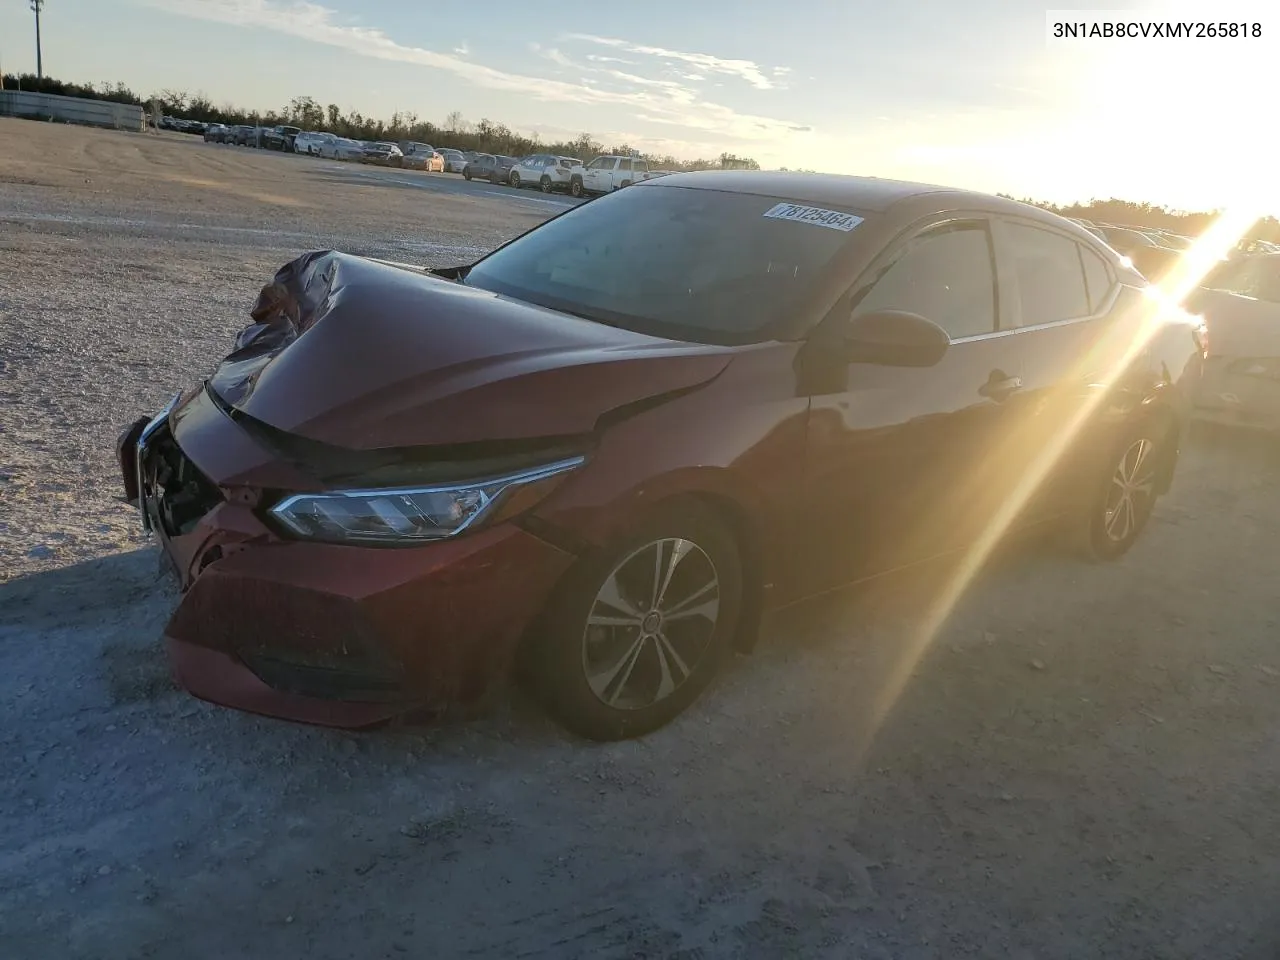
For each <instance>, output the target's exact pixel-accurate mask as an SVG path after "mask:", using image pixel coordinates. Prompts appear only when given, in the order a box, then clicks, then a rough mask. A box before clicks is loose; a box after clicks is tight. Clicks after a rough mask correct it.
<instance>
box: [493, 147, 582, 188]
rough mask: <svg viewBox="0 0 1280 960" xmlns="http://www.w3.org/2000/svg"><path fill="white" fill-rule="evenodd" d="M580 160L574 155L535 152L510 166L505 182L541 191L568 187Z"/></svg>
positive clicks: (580, 162)
mask: <svg viewBox="0 0 1280 960" xmlns="http://www.w3.org/2000/svg"><path fill="white" fill-rule="evenodd" d="M581 166H582V161H581V160H577V159H575V158H574V157H557V156H555V155H554V154H550V153H535V154H533V155H532V156H528V157H524V158H522V159H521V160H520V162H519V163H517V164H516V165H515V166H514V167H512V168H511V173H510V174H509V175H508V177H507V182H508V183H510V184H511V186H513V187H532V186H537V187H538V188H539V189H541V190H542V192H543V193H552V192H554V191H556V190H565V191H567V190H568V189H569V183H570V181H571V180H572V179H573V168H574V167H581Z"/></svg>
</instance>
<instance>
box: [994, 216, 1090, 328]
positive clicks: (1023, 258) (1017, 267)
mask: <svg viewBox="0 0 1280 960" xmlns="http://www.w3.org/2000/svg"><path fill="white" fill-rule="evenodd" d="M1005 236H1006V238H1007V239H1008V241H1009V242H1008V255H1009V259H1010V260H1011V262H1012V266H1013V275H1014V278H1015V279H1016V280H1017V284H1018V300H1019V303H1020V305H1021V308H1022V309H1021V315H1022V320H1021V325H1022V326H1024V327H1034V326H1038V325H1039V324H1042V323H1056V322H1058V321H1060V320H1076V319H1079V318H1080V317H1087V316H1089V294H1088V291H1087V290H1086V289H1085V285H1084V267H1083V266H1082V264H1081V262H1080V249H1079V245H1078V244H1077V243H1076V242H1075V241H1074V240H1072V239H1071V238H1069V237H1065V236H1062V235H1061V234H1057V233H1050V232H1049V231H1048V230H1041V229H1040V228H1039V227H1032V226H1028V225H1026V224H1020V223H1009V224H1005Z"/></svg>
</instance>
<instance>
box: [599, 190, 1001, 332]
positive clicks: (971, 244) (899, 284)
mask: <svg viewBox="0 0 1280 960" xmlns="http://www.w3.org/2000/svg"><path fill="white" fill-rule="evenodd" d="M622 192H623V193H626V192H627V191H625V190H624V191H622ZM877 310H901V311H904V312H906V313H914V314H918V315H919V316H922V317H924V318H925V319H926V320H932V321H933V322H934V323H936V324H937V325H938V326H940V327H942V329H943V330H945V331H947V333H948V334H949V335H950V336H951V338H952V339H958V338H960V337H972V336H977V335H979V334H983V333H991V332H992V331H993V330H995V327H996V297H995V274H994V271H993V268H992V266H991V236H990V233H989V231H988V230H987V226H986V224H985V223H984V222H980V221H956V222H952V223H947V224H942V225H940V226H936V227H933V228H931V229H928V230H925V231H924V232H923V233H921V234H918V235H917V236H916V237H914V238H912V239H911V240H910V241H909V242H908V244H907V246H906V247H905V249H903V250H902V252H901V253H900V254H899V255H898V256H897V258H896V259H894V261H893V262H892V264H891V265H890V266H889V267H888V268H887V269H886V270H884V271H883V272H882V273H881V274H880V275H879V277H878V279H876V281H875V282H874V284H873V285H872V286H871V288H870V289H869V290H868V291H867V292H866V293H865V294H864V295H863V296H862V297H861V299H860V300H858V302H857V305H856V306H855V307H854V311H853V315H854V316H855V317H858V316H861V315H863V314H866V313H871V312H873V311H877Z"/></svg>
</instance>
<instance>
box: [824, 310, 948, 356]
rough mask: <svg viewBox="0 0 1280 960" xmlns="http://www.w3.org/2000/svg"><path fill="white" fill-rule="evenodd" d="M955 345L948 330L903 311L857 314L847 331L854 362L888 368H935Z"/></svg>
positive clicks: (849, 353) (846, 344)
mask: <svg viewBox="0 0 1280 960" xmlns="http://www.w3.org/2000/svg"><path fill="white" fill-rule="evenodd" d="M950 346H951V337H950V336H948V335H947V331H945V330H943V329H942V328H941V327H940V326H938V325H937V324H936V323H934V322H933V321H932V320H927V319H925V318H924V317H922V316H920V315H919V314H916V313H907V312H905V311H903V310H876V311H873V312H871V313H865V314H863V315H862V316H860V317H854V318H853V320H852V322H851V323H850V324H849V327H848V329H847V332H846V334H845V347H846V356H847V358H848V360H849V362H850V363H873V364H876V365H878V366H885V367H932V366H934V365H935V364H937V363H938V362H939V361H940V360H941V359H942V358H943V356H944V355H945V354H946V352H947V349H948V348H949V347H950Z"/></svg>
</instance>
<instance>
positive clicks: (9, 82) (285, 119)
mask: <svg viewBox="0 0 1280 960" xmlns="http://www.w3.org/2000/svg"><path fill="white" fill-rule="evenodd" d="M0 86H2V87H3V89H6V90H19V89H21V90H30V91H35V92H39V93H53V94H59V95H61V96H64V97H81V98H85V99H91V100H111V101H114V102H116V103H132V104H137V105H139V106H142V107H149V106H150V104H152V103H158V104H159V105H160V107H161V109H162V110H163V111H164V113H165V114H167V115H168V116H171V117H179V118H181V119H184V120H200V121H203V122H205V123H225V124H239V123H244V124H253V125H255V126H268V127H269V126H276V125H278V124H289V125H291V126H296V127H301V128H302V129H304V130H325V131H328V132H329V133H334V134H337V135H338V136H341V137H350V138H351V139H353V140H391V141H400V140H417V141H419V142H422V143H429V144H431V145H432V146H435V147H453V148H455V149H458V150H476V151H479V152H482V153H497V154H505V155H507V156H515V157H522V156H526V155H528V154H530V153H551V154H563V155H564V156H569V157H577V158H579V159H581V160H582V161H583V162H586V161H588V160H589V159H591V158H592V157H596V156H599V155H601V154H606V153H614V154H623V155H629V154H638V155H639V156H642V157H644V158H645V159H647V160H648V161H649V163H650V164H651V165H652V166H653V167H655V168H656V169H662V170H715V169H722V168H724V167H740V168H743V169H748V170H759V169H760V164H759V163H757V162H756V161H755V160H752V159H751V158H750V157H738V156H735V155H733V154H730V153H722V154H721V155H720V156H719V157H716V158H714V159H705V160H704V159H699V160H680V159H678V158H676V157H672V156H669V155H668V156H657V155H654V154H649V153H645V152H643V151H639V150H633V149H632V147H631V145H630V144H626V143H621V144H614V145H612V146H610V147H609V148H608V149H606V147H605V144H603V143H601V142H599V141H598V140H596V139H595V138H594V137H592V136H591V135H590V134H589V133H583V134H581V135H579V136H578V137H576V138H574V139H573V140H562V141H558V142H551V141H544V140H542V139H540V138H539V137H538V136H536V135H534V136H526V135H524V134H521V133H517V132H516V131H514V130H512V129H511V128H510V127H508V126H507V125H506V124H505V123H497V122H495V121H493V120H489V119H487V118H486V119H482V120H480V121H478V122H476V123H471V122H469V121H468V120H466V119H465V118H464V117H463V116H462V114H461V113H460V112H458V111H457V110H454V111H453V112H451V113H450V114H449V115H448V116H446V117H445V118H444V122H443V124H434V123H432V122H431V121H429V120H423V119H421V118H420V117H419V116H418V115H417V114H416V113H399V112H397V113H393V114H392V115H391V118H390V119H389V120H381V119H378V118H375V117H366V116H364V115H363V114H362V113H360V112H359V111H358V110H349V111H346V112H344V111H343V110H342V109H341V108H340V107H339V106H338V105H337V104H335V103H330V104H323V105H322V104H321V103H319V102H318V101H317V100H315V99H314V98H312V97H294V98H293V99H292V100H290V101H289V103H288V104H286V105H285V106H284V107H283V108H281V109H280V110H271V111H266V112H258V111H252V110H245V109H243V108H241V107H237V106H234V105H232V104H222V105H220V106H219V105H215V104H214V102H213V101H212V100H211V99H209V97H207V96H205V95H204V94H203V93H197V94H187V93H185V92H182V91H179V90H167V89H166V90H161V91H160V92H158V93H155V94H152V95H151V96H149V97H146V98H143V97H140V96H138V94H136V93H134V92H133V91H132V90H130V89H129V88H128V87H127V86H125V85H124V84H123V83H114V84H112V83H98V84H93V83H70V82H67V81H64V80H58V79H56V78H54V77H45V78H44V79H43V80H40V79H37V77H36V75H35V74H33V73H24V74H18V75H13V74H10V75H6V76H3V77H0ZM783 169H786V168H785V167H784V168H783ZM1000 196H1004V197H1008V194H1000ZM1009 199H1017V198H1013V197H1009ZM1022 202H1023V203H1029V204H1032V205H1033V206H1037V207H1041V208H1043V209H1045V210H1050V211H1052V212H1054V213H1057V214H1060V215H1062V216H1064V217H1076V218H1077V219H1081V220H1095V221H1098V222H1100V223H1114V224H1126V225H1131V226H1135V227H1144V228H1147V229H1157V230H1169V231H1172V232H1174V233H1178V234H1182V235H1184V236H1192V237H1194V236H1199V235H1200V234H1201V233H1202V232H1204V231H1205V230H1206V229H1208V227H1209V225H1210V224H1211V223H1212V222H1213V218H1214V217H1215V216H1216V215H1217V212H1216V211H1213V212H1197V213H1188V212H1185V211H1178V210H1170V209H1168V208H1166V207H1162V206H1153V205H1152V204H1149V203H1133V202H1130V201H1128V200H1117V199H1114V198H1113V199H1109V200H1096V199H1095V200H1090V201H1089V202H1087V203H1072V204H1066V205H1057V204H1052V203H1044V202H1042V201H1038V200H1029V199H1023V201H1022ZM1246 239H1249V240H1267V241H1270V242H1272V243H1280V221H1277V220H1276V219H1275V218H1274V217H1267V218H1265V219H1263V220H1260V221H1258V223H1257V224H1255V225H1254V227H1253V229H1252V230H1251V231H1250V233H1249V235H1248V237H1247V238H1246Z"/></svg>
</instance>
